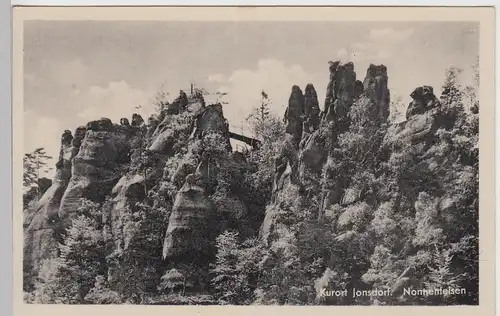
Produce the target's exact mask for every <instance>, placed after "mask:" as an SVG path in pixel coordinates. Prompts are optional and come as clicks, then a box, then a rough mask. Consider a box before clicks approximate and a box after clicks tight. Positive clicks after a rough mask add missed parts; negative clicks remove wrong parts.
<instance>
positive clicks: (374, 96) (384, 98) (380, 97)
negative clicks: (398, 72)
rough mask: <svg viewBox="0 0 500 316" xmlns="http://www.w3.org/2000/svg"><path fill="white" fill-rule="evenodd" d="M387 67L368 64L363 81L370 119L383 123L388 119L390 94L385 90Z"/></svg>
mask: <svg viewBox="0 0 500 316" xmlns="http://www.w3.org/2000/svg"><path fill="white" fill-rule="evenodd" d="M387 82H388V77H387V67H385V66H384V65H379V66H376V65H373V64H370V66H369V67H368V70H367V71H366V77H365V80H364V81H363V87H364V95H365V96H367V97H368V99H369V101H370V103H371V108H372V109H371V112H372V113H371V119H374V120H379V121H382V122H385V121H386V120H387V118H388V117H389V101H390V93H389V89H388V88H387Z"/></svg>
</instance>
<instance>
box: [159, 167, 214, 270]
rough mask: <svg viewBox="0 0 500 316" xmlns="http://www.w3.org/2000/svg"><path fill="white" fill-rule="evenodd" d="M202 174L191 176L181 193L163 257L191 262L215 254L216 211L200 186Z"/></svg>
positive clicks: (165, 242)
mask: <svg viewBox="0 0 500 316" xmlns="http://www.w3.org/2000/svg"><path fill="white" fill-rule="evenodd" d="M201 176H202V175H201V174H199V173H195V174H189V175H188V176H187V177H186V181H185V183H184V185H183V187H182V188H181V189H180V190H179V192H178V193H177V196H176V198H175V202H174V206H173V208H172V213H171V215H170V219H169V221H168V223H169V224H168V228H167V232H166V235H165V241H164V244H163V257H164V258H176V259H178V260H181V261H184V260H187V261H190V260H195V259H200V258H202V257H203V256H204V255H210V254H211V253H212V252H213V246H214V245H213V237H215V236H214V235H213V233H212V232H213V226H214V222H213V219H214V216H215V213H214V209H213V205H212V203H211V201H210V200H209V199H208V198H207V197H206V195H205V190H204V188H203V187H202V186H200V185H199V184H198V183H197V178H198V177H201Z"/></svg>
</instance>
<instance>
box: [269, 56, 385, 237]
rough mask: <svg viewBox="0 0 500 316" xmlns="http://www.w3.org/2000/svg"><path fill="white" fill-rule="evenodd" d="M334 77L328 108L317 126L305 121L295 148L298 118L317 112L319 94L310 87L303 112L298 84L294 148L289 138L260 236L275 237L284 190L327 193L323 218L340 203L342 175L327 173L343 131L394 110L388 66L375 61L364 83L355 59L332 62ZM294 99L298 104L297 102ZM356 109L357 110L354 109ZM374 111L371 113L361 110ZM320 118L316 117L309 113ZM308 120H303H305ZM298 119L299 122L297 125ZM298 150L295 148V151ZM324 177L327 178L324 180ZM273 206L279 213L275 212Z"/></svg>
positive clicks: (291, 113) (292, 109)
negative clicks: (355, 64)
mask: <svg viewBox="0 0 500 316" xmlns="http://www.w3.org/2000/svg"><path fill="white" fill-rule="evenodd" d="M329 71H330V80H329V83H328V86H327V91H326V98H325V108H324V111H323V112H322V113H321V120H318V121H319V122H318V121H317V122H318V124H317V125H314V124H311V125H308V124H306V123H305V122H304V128H303V133H301V139H300V143H299V146H298V148H297V147H294V146H293V144H294V141H293V140H294V139H296V137H297V135H298V132H297V127H296V126H298V124H297V123H295V122H301V121H302V120H304V121H307V120H308V119H310V118H309V117H308V114H311V113H315V112H316V110H312V108H316V105H317V102H315V101H314V99H315V98H316V92H315V91H314V88H312V86H310V85H308V87H306V94H305V98H304V99H305V100H306V102H305V106H304V111H303V112H301V109H302V108H301V106H300V105H301V103H300V102H297V101H296V100H301V98H300V94H299V92H298V91H299V90H298V89H299V88H298V87H294V88H293V90H294V91H295V93H294V92H292V96H291V97H290V100H291V102H290V104H289V107H288V109H287V116H288V117H289V119H288V120H287V122H288V126H287V131H286V132H287V133H288V134H289V139H291V140H292V141H289V142H290V144H292V146H290V145H287V142H285V144H284V146H283V149H282V150H281V153H280V155H279V156H278V157H277V159H276V161H275V164H276V170H275V180H274V187H273V203H274V204H273V205H274V207H271V208H270V211H269V212H267V213H266V218H265V221H264V223H263V225H262V227H261V236H264V235H265V236H269V235H272V227H274V226H275V224H276V220H277V219H276V216H277V215H276V214H278V213H279V212H276V207H278V208H279V207H280V206H279V205H280V203H281V202H283V201H280V200H279V199H280V198H279V195H280V192H281V191H284V190H285V191H286V190H289V189H290V188H292V187H295V186H296V187H298V188H299V192H300V194H301V195H304V196H315V195H317V194H319V192H321V191H322V192H324V193H322V195H321V198H320V200H321V201H318V202H319V203H318V204H319V205H321V206H320V207H319V208H320V210H319V211H318V212H319V213H318V215H317V216H318V217H320V215H321V212H322V210H323V209H325V208H326V207H328V206H330V205H332V204H334V203H339V202H340V201H341V199H342V192H343V184H342V181H341V179H340V177H339V175H335V174H330V173H329V172H325V173H323V174H322V172H323V167H324V166H325V164H330V165H333V164H335V160H336V159H337V158H336V157H335V155H334V152H335V148H336V147H337V138H338V135H340V134H342V133H344V132H347V131H349V130H350V126H351V123H352V122H355V123H357V124H358V125H359V123H360V122H358V121H353V120H359V119H362V120H369V121H370V120H379V121H383V122H385V120H386V119H387V116H388V113H389V112H388V110H389V90H388V89H387V81H388V77H387V69H386V67H385V66H383V65H381V66H375V65H370V67H369V68H368V70H367V76H366V78H365V80H364V83H362V82H361V81H359V80H356V73H355V71H354V65H353V63H351V62H349V63H346V64H341V63H340V62H339V61H337V62H330V67H329ZM292 101H293V102H292ZM353 108H356V110H355V112H356V113H351V112H352V111H351V110H352V109H353ZM360 108H362V109H365V108H366V109H369V110H368V111H360ZM365 112H368V113H369V116H370V117H363V118H360V117H359V115H364V113H365ZM310 117H311V118H312V120H313V121H314V120H315V118H316V117H315V115H314V114H312V116H310ZM302 122H303V121H302ZM294 123H295V124H294ZM293 149H295V150H293ZM322 177H323V179H322ZM273 210H274V211H273Z"/></svg>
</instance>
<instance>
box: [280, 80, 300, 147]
mask: <svg viewBox="0 0 500 316" xmlns="http://www.w3.org/2000/svg"><path fill="white" fill-rule="evenodd" d="M303 115H304V95H303V94H302V90H301V89H300V88H299V86H293V87H292V93H291V94H290V98H289V99H288V108H287V109H286V112H285V123H286V132H287V133H288V134H290V135H292V137H293V142H294V143H296V144H297V145H298V143H299V142H300V138H301V137H302V123H303V121H302V120H303V119H302V116H303Z"/></svg>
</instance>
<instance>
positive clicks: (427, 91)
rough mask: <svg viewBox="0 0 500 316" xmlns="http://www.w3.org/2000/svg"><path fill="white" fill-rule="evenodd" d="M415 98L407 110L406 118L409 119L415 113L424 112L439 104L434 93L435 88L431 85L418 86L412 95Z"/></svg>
mask: <svg viewBox="0 0 500 316" xmlns="http://www.w3.org/2000/svg"><path fill="white" fill-rule="evenodd" d="M410 97H411V98H412V99H413V100H412V101H411V102H410V104H409V105H408V109H407V110H406V119H407V120H409V119H410V118H411V117H412V116H413V115H416V114H424V113H425V112H427V111H428V110H430V109H433V108H435V107H437V106H439V100H438V99H437V97H436V96H435V95H434V89H433V88H432V87H430V86H422V87H418V88H416V89H415V90H414V91H413V92H412V93H411V95H410Z"/></svg>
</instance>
